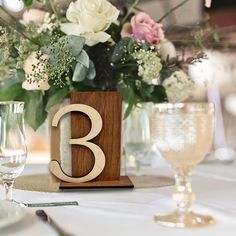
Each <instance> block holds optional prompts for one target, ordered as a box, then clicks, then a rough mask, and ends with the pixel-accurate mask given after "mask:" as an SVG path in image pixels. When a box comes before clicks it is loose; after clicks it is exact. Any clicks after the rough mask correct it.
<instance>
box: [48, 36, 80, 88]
mask: <svg viewBox="0 0 236 236" xmlns="http://www.w3.org/2000/svg"><path fill="white" fill-rule="evenodd" d="M50 55H52V56H51V58H50V60H48V61H47V63H46V70H47V74H48V80H49V83H51V84H52V85H54V86H56V87H60V88H63V87H65V86H66V85H67V84H68V81H69V80H70V78H69V74H70V71H71V69H72V67H73V64H74V63H73V62H75V61H76V58H75V57H74V56H73V55H72V53H71V52H70V50H69V48H68V47H67V42H66V40H63V41H58V43H57V44H52V45H51V48H50ZM50 55H49V57H50Z"/></svg>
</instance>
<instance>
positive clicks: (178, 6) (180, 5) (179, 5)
mask: <svg viewBox="0 0 236 236" xmlns="http://www.w3.org/2000/svg"><path fill="white" fill-rule="evenodd" d="M188 1H189V0H184V1H182V2H181V3H179V4H178V5H176V6H175V7H173V8H172V9H170V10H169V11H168V12H166V13H165V14H164V15H163V16H162V17H161V18H160V19H159V20H158V21H157V22H158V23H160V22H162V21H163V20H164V19H165V18H166V17H167V16H169V15H170V14H171V13H173V12H174V11H175V10H177V9H178V8H180V7H182V6H183V5H184V4H186V3H187V2H188Z"/></svg>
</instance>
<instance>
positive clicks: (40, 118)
mask: <svg viewBox="0 0 236 236" xmlns="http://www.w3.org/2000/svg"><path fill="white" fill-rule="evenodd" d="M24 101H25V121H26V122H27V124H29V125H30V126H31V127H32V128H33V129H34V130H35V131H36V130H37V129H38V128H39V126H40V125H42V124H43V122H44V121H45V119H46V118H47V112H46V111H45V104H44V101H43V94H42V91H27V93H26V95H25V97H24Z"/></svg>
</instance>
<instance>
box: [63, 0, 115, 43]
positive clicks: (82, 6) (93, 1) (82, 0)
mask: <svg viewBox="0 0 236 236" xmlns="http://www.w3.org/2000/svg"><path fill="white" fill-rule="evenodd" d="M118 16H119V11H118V10H117V8H115V7H114V6H113V5H112V4H111V3H110V2H108V1H107V0H77V1H76V2H72V3H71V4H70V5H69V8H68V10H67V13H66V17H67V19H68V20H69V21H70V22H71V23H64V24H61V30H62V31H63V32H64V33H65V34H67V35H77V36H82V37H84V38H85V39H86V44H87V45H89V46H93V45H95V44H97V43H99V42H101V43H104V42H106V41H107V40H108V39H109V38H110V35H109V34H107V33H105V32H104V31H106V30H107V29H108V28H109V26H110V25H111V23H112V22H114V21H116V20H117V18H118Z"/></svg>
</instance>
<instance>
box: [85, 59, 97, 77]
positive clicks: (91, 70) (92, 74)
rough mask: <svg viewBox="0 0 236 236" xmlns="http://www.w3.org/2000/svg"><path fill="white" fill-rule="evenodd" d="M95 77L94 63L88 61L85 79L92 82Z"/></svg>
mask: <svg viewBox="0 0 236 236" xmlns="http://www.w3.org/2000/svg"><path fill="white" fill-rule="evenodd" d="M95 77H96V69H95V65H94V63H93V62H92V61H91V60H90V61H89V70H88V74H87V78H88V79H89V80H93V79H94V78H95Z"/></svg>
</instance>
